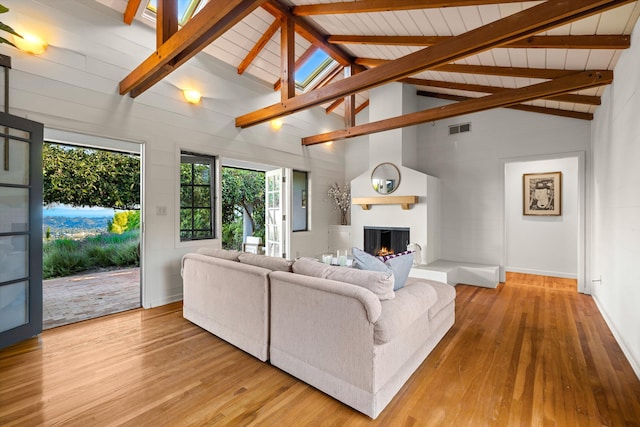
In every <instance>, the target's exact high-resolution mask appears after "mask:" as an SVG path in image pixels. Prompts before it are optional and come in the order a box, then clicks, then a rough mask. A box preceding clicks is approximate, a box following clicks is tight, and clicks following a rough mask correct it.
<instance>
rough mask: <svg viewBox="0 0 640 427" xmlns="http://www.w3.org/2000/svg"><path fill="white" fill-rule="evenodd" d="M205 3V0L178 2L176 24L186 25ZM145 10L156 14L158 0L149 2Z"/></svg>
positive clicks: (181, 0) (179, 0) (180, 0)
mask: <svg viewBox="0 0 640 427" xmlns="http://www.w3.org/2000/svg"><path fill="white" fill-rule="evenodd" d="M206 3H207V0H178V24H179V25H181V26H182V25H184V24H186V23H187V22H188V21H189V19H191V18H193V15H195V14H196V13H198V12H200V10H201V9H202V7H203V6H204V5H205V4H206ZM147 10H149V11H150V12H153V13H157V12H158V0H149V1H148V2H147Z"/></svg>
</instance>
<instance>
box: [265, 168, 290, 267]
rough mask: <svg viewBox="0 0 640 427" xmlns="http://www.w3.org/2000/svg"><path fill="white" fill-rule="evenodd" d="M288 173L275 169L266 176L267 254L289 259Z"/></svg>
mask: <svg viewBox="0 0 640 427" xmlns="http://www.w3.org/2000/svg"><path fill="white" fill-rule="evenodd" d="M286 175H287V171H286V170H285V169H274V170H272V171H268V172H266V174H265V178H266V179H265V185H266V189H265V198H266V201H265V209H266V212H265V254H266V255H269V256H276V257H283V258H288V255H289V254H288V240H289V239H288V230H289V226H288V215H287V210H288V204H287V199H288V194H287V193H288V191H287V185H286V181H287V178H286Z"/></svg>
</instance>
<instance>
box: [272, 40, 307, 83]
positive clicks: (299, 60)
mask: <svg viewBox="0 0 640 427" xmlns="http://www.w3.org/2000/svg"><path fill="white" fill-rule="evenodd" d="M316 50H318V48H317V47H316V46H311V47H310V48H309V49H307V50H305V51H304V53H303V54H302V55H300V57H299V58H298V59H297V60H296V64H295V68H296V69H297V68H298V67H299V66H300V65H302V64H303V63H304V62H305V61H306V60H307V59H309V57H310V56H311V55H313V53H314V52H315V51H316ZM281 85H282V79H278V81H277V82H275V83H274V84H273V90H279V89H280V86H281Z"/></svg>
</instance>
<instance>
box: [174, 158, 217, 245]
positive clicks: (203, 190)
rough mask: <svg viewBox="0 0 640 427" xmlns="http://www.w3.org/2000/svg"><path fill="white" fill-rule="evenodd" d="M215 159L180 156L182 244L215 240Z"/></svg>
mask: <svg viewBox="0 0 640 427" xmlns="http://www.w3.org/2000/svg"><path fill="white" fill-rule="evenodd" d="M215 162H216V158H215V157H212V156H206V155H201V154H194V153H188V152H185V151H182V152H181V153H180V241H181V242H184V241H189V240H201V239H214V238H215V228H214V224H215V221H214V212H215V191H214V189H215V182H214V181H215V178H214V177H215V174H214V173H213V172H214V170H215Z"/></svg>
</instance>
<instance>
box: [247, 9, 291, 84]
mask: <svg viewBox="0 0 640 427" xmlns="http://www.w3.org/2000/svg"><path fill="white" fill-rule="evenodd" d="M281 26H282V20H280V19H279V18H276V19H274V21H273V22H272V23H271V25H269V28H267V31H265V32H264V33H263V34H262V35H261V36H260V39H259V40H258V41H257V42H256V44H255V45H254V46H253V47H252V48H251V50H250V51H249V53H248V54H247V56H245V57H244V59H243V60H242V62H240V65H238V74H242V73H244V72H245V71H246V70H247V68H249V65H251V63H252V62H253V60H254V59H256V58H257V57H258V54H260V52H261V51H262V49H264V47H265V46H266V45H267V43H269V40H271V37H273V35H274V34H275V33H276V32H277V31H278V30H279V29H280V27H281Z"/></svg>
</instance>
